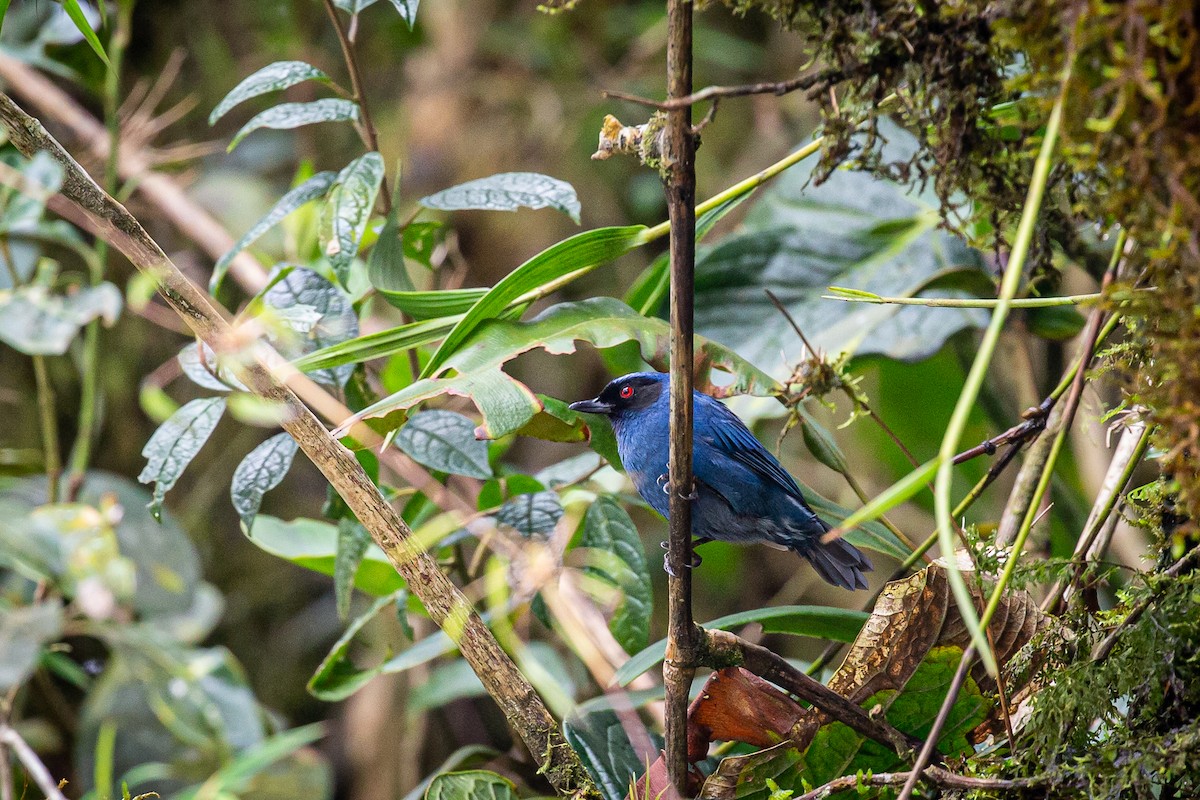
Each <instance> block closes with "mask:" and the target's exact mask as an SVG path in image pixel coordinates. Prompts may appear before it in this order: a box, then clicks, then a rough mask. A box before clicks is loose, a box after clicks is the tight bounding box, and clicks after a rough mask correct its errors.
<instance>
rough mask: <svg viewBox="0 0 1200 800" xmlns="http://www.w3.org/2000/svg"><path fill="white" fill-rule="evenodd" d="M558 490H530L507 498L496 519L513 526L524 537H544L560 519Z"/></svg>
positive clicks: (561, 511)
mask: <svg viewBox="0 0 1200 800" xmlns="http://www.w3.org/2000/svg"><path fill="white" fill-rule="evenodd" d="M562 515H563V507H562V503H561V502H560V501H559V499H558V492H530V493H528V494H519V495H517V496H516V497H514V498H513V499H511V500H509V501H508V502H507V503H505V504H504V505H503V506H501V507H500V510H499V511H498V512H497V513H496V521H497V522H499V523H500V524H502V525H508V526H509V527H511V528H515V529H516V530H517V531H518V532H519V533H520V534H521V535H522V536H524V537H526V538H530V537H538V538H545V537H546V536H548V535H549V534H550V532H551V531H552V530H554V526H555V525H557V524H558V521H559V520H560V519H562Z"/></svg>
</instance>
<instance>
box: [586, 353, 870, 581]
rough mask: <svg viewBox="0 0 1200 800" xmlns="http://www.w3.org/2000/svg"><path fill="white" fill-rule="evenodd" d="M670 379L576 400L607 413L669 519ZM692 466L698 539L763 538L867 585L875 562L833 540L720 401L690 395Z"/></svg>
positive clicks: (639, 376) (635, 380) (651, 376)
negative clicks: (825, 536)
mask: <svg viewBox="0 0 1200 800" xmlns="http://www.w3.org/2000/svg"><path fill="white" fill-rule="evenodd" d="M669 395H670V392H669V390H668V376H667V375H666V374H664V373H661V372H635V373H633V374H631V375H625V376H624V377H621V378H617V379H616V380H614V381H612V382H611V383H609V384H608V386H606V387H604V391H602V392H601V393H600V394H599V396H597V397H596V398H595V399H593V400H580V401H579V402H576V403H572V404H571V406H570V408H571V409H572V410H573V411H582V412H585V413H589V414H604V415H606V416H607V417H608V418H609V419H610V420H611V421H612V427H613V432H614V433H616V436H617V451H618V452H619V453H620V454H621V461H622V462H623V463H624V466H625V471H626V472H627V473H628V474H629V477H630V478H631V479H632V480H633V485H634V486H636V487H637V490H638V493H639V494H641V496H642V498H643V499H645V501H646V502H647V503H649V504H650V506H651V507H652V508H653V509H654V510H655V511H657V512H658V513H660V514H662V515H663V516H664V517H666V516H668V515H669V514H668V506H669V497H668V495H667V493H666V490H665V488H664V487H665V486H666V481H667V452H668V447H669V441H670V433H669V429H670V415H669V407H670V399H669ZM692 396H693V399H694V411H693V413H694V420H693V422H694V428H693V430H694V434H693V435H694V442H693V446H692V447H693V452H692V470H693V472H694V474H695V480H696V484H695V486H696V489H695V494H696V497H695V500H694V501H693V505H692V536H693V537H695V539H694V541H695V543H696V544H704V543H705V542H709V541H712V540H713V539H719V540H721V541H725V542H735V543H741V544H748V543H750V542H762V543H763V544H767V545H770V546H774V547H777V548H780V549H786V550H793V551H795V552H796V553H798V554H799V555H801V556H802V557H804V558H805V559H807V560H808V562H809V563H810V564H812V566H813V569H815V570H816V571H817V574H818V575H820V576H821V577H822V578H824V579H825V580H826V581H828V582H829V583H832V584H833V585H834V586H841V587H843V588H846V589H865V588H867V579H866V577H865V576H864V575H863V573H864V572H869V571H870V570H871V562H870V561H868V560H867V559H866V557H865V556H864V555H863V554H862V553H860V552H859V551H858V550H856V549H855V548H854V546H853V545H851V544H849V543H848V542H846V541H845V540H844V539H835V540H834V541H832V542H829V543H828V544H823V543H822V542H821V535H822V534H824V533H825V532H826V531H828V530H829V526H828V525H826V524H825V522H824V521H823V520H821V518H820V517H818V516H817V515H816V513H814V512H813V510H812V509H811V508H809V506H808V503H807V502H805V500H804V495H803V494H801V492H800V487H799V486H797V485H796V481H795V480H794V479H793V478H792V476H791V475H789V474H788V473H787V471H786V470H784V468H783V467H781V466H780V465H779V462H778V461H776V460H775V457H774V456H772V455H771V454H770V452H768V451H767V449H766V448H764V447H763V446H762V444H761V443H759V441H758V439H756V438H755V437H754V434H752V433H751V432H750V431H749V429H747V428H746V426H745V424H743V423H742V421H741V420H740V419H738V417H737V415H735V414H734V413H733V412H732V411H730V410H729V409H728V408H726V407H725V406H724V405H723V404H722V403H720V402H719V401H717V400H715V399H714V398H712V397H709V396H708V395H705V394H701V393H699V392H693V395H692Z"/></svg>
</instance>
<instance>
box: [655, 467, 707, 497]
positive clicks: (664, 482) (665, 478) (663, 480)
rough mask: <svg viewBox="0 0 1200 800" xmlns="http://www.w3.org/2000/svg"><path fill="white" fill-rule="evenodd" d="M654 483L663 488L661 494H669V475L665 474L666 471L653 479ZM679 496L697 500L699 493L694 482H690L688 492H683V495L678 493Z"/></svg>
mask: <svg viewBox="0 0 1200 800" xmlns="http://www.w3.org/2000/svg"><path fill="white" fill-rule="evenodd" d="M655 483H657V484H658V488H660V489H662V490H663V494H665V495H670V494H671V477H670V476H669V475H667V474H666V473H663V474H662V475H659V476H658V480H657V481H655ZM680 496H681V497H682V498H683V499H684V500H699V499H700V493H699V492H697V491H696V484H695V483H693V484H692V491H691V492H689V493H688V494H685V495H680Z"/></svg>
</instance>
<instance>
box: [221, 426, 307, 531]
mask: <svg viewBox="0 0 1200 800" xmlns="http://www.w3.org/2000/svg"><path fill="white" fill-rule="evenodd" d="M297 449H298V446H297V444H296V440H295V439H293V438H292V437H291V434H288V433H279V434H276V435H274V436H272V437H271V438H270V439H267V440H266V441H265V442H263V443H262V444H260V445H259V446H258V447H255V448H254V449H253V450H251V451H250V453H249V454H248V455H247V456H246V457H245V458H244V459H242V463H240V464H238V467H237V469H236V470H234V472H233V482H232V484H231V485H230V487H229V493H230V497H231V498H232V499H233V507H234V508H235V509H237V512H238V516H239V517H241V520H242V531H243V532H244V533H246V534H247V535H249V534H251V533H252V532H253V530H254V517H255V516H257V515H258V509H259V508H260V507H261V506H262V499H263V495H265V494H266V493H267V492H269V491H270V490H272V489H274V488H275V487H276V486H278V485H279V484H280V482H281V481H282V480H283V477H284V476H285V475H287V472H288V470H289V469H291V468H292V460H293V459H295V457H296V450H297Z"/></svg>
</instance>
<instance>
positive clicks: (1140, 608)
mask: <svg viewBox="0 0 1200 800" xmlns="http://www.w3.org/2000/svg"><path fill="white" fill-rule="evenodd" d="M1197 564H1200V545H1197V546H1196V547H1193V548H1192V549H1191V550H1189V551H1188V552H1187V553H1185V554H1184V556H1183V558H1181V559H1179V560H1178V561H1176V562H1175V563H1174V564H1172V565H1171V566H1170V567H1168V568H1167V569H1166V570H1165V571H1164V572H1163V575H1164V576H1166V577H1168V578H1178V577H1179V576H1180V575H1182V574H1183V573H1184V572H1185V571H1187V570H1190V569H1192V568H1193V567H1195V566H1196V565H1197ZM1158 595H1159V592H1155V593H1154V594H1152V595H1150V596H1149V597H1146V598H1144V599H1142V600H1141V602H1139V603H1138V604H1137V605H1136V606H1134V607H1133V608H1132V609H1131V610H1130V612H1129V613H1128V614H1126V615H1125V619H1123V620H1121V623H1120V624H1119V625H1117V627H1115V628H1113V630H1112V632H1111V633H1109V634H1108V636H1106V637H1104V640H1103V641H1102V642H1100V644H1098V645H1096V647H1095V649H1093V650H1092V661H1103V660H1104V659H1106V658H1108V654H1109V653H1111V652H1112V649H1113V647H1114V646H1115V645H1116V643H1117V639H1118V638H1120V636H1121V633H1122V632H1124V631H1125V630H1126V629H1127V628H1129V626H1130V625H1132V624H1133V623H1135V622H1137V621H1138V620H1139V619H1141V618H1142V615H1143V614H1145V613H1146V609H1148V608H1150V606H1151V604H1153V602H1154V601H1155V600H1156V599H1157V598H1158Z"/></svg>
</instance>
